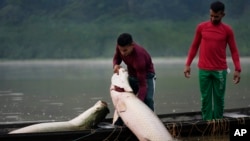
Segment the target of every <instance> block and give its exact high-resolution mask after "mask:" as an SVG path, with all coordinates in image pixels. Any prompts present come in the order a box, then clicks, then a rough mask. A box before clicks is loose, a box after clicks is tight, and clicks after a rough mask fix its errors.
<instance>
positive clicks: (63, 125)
mask: <svg viewBox="0 0 250 141" xmlns="http://www.w3.org/2000/svg"><path fill="white" fill-rule="evenodd" d="M108 113H109V109H108V105H107V103H106V102H104V101H98V102H97V103H96V104H95V105H94V106H92V107H90V108H89V109H88V110H86V111H85V112H83V113H82V114H80V115H79V116H77V117H76V118H74V119H72V120H70V121H64V122H47V123H39V124H34V125H30V126H27V127H23V128H20V129H17V130H14V131H11V132H9V134H15V133H39V132H57V131H76V130H83V129H90V128H91V127H93V126H96V125H97V124H98V123H99V122H101V121H102V120H103V119H104V118H105V117H106V115H107V114H108Z"/></svg>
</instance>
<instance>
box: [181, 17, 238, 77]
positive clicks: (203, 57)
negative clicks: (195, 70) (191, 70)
mask: <svg viewBox="0 0 250 141" xmlns="http://www.w3.org/2000/svg"><path fill="white" fill-rule="evenodd" d="M227 44H228V45H229V49H230V51H231V56H232V60H233V62H234V66H235V70H237V71H239V72H240V71H241V66H240V59H239V53H238V49H237V47H236V42H235V38H234V33H233V30H232V29H231V27H230V26H228V25H226V24H224V23H220V24H219V25H213V24H212V23H211V22H210V21H207V22H202V23H200V24H199V25H198V26H197V29H196V33H195V37H194V40H193V43H192V45H191V47H190V50H189V53H188V57H187V61H186V65H187V66H190V65H191V63H192V61H193V59H194V57H195V56H196V54H197V51H198V49H199V48H200V51H199V62H198V67H199V68H200V69H204V70H225V69H227V67H228V66H227V62H226V47H227Z"/></svg>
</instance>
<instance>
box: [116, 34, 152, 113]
mask: <svg viewBox="0 0 250 141" xmlns="http://www.w3.org/2000/svg"><path fill="white" fill-rule="evenodd" d="M122 61H123V62H124V63H125V64H126V65H127V69H128V73H129V78H128V79H129V84H130V86H131V87H132V89H133V92H134V94H137V96H138V98H139V99H141V100H142V101H143V102H144V103H145V104H146V105H147V106H148V107H149V108H150V109H152V111H154V100H153V95H154V91H155V70H154V65H153V63H152V59H151V56H150V55H149V53H148V52H147V51H146V50H145V49H144V48H143V47H141V46H140V45H138V44H136V43H135V42H134V41H133V39H132V36H131V35H130V34H128V33H123V34H121V35H120V36H119V37H118V39H117V46H116V52H115V55H114V58H113V69H114V73H118V70H119V68H120V67H121V66H120V64H121V63H122ZM135 108H136V107H135Z"/></svg>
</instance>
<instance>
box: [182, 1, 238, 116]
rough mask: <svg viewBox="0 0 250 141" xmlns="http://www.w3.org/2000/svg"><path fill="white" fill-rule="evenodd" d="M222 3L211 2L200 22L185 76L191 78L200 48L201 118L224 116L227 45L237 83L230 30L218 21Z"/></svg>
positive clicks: (235, 61) (232, 37) (232, 35)
mask: <svg viewBox="0 0 250 141" xmlns="http://www.w3.org/2000/svg"><path fill="white" fill-rule="evenodd" d="M224 9H225V6H224V4H223V3H222V2H219V1H216V2H213V3H212V4H211V5H210V21H206V22H202V23H200V24H199V25H198V26H197V28H196V32H195V36H194V40H193V43H192V45H191V47H190V50H189V53H188V56H187V60H186V66H185V68H184V75H185V77H186V78H189V77H190V72H191V69H190V65H191V63H192V61H193V59H194V57H195V56H196V54H197V52H198V49H199V62H198V68H199V84H200V92H201V106H202V107H201V111H202V118H203V119H204V120H212V119H220V118H223V112H224V95H225V88H226V76H227V69H228V66H227V62H226V47H227V44H228V45H229V49H230V52H231V56H232V60H233V62H234V66H235V69H234V78H233V80H234V83H235V84H237V83H239V82H240V72H241V66H240V59H239V53H238V49H237V46H236V42H235V38H234V33H233V30H232V29H231V27H230V26H229V25H226V24H224V23H222V22H221V20H222V18H223V17H224V16H225V13H224Z"/></svg>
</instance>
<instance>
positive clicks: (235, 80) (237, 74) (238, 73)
mask: <svg viewBox="0 0 250 141" xmlns="http://www.w3.org/2000/svg"><path fill="white" fill-rule="evenodd" d="M233 82H234V84H238V83H239V82H240V72H238V71H235V72H234V78H233Z"/></svg>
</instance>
